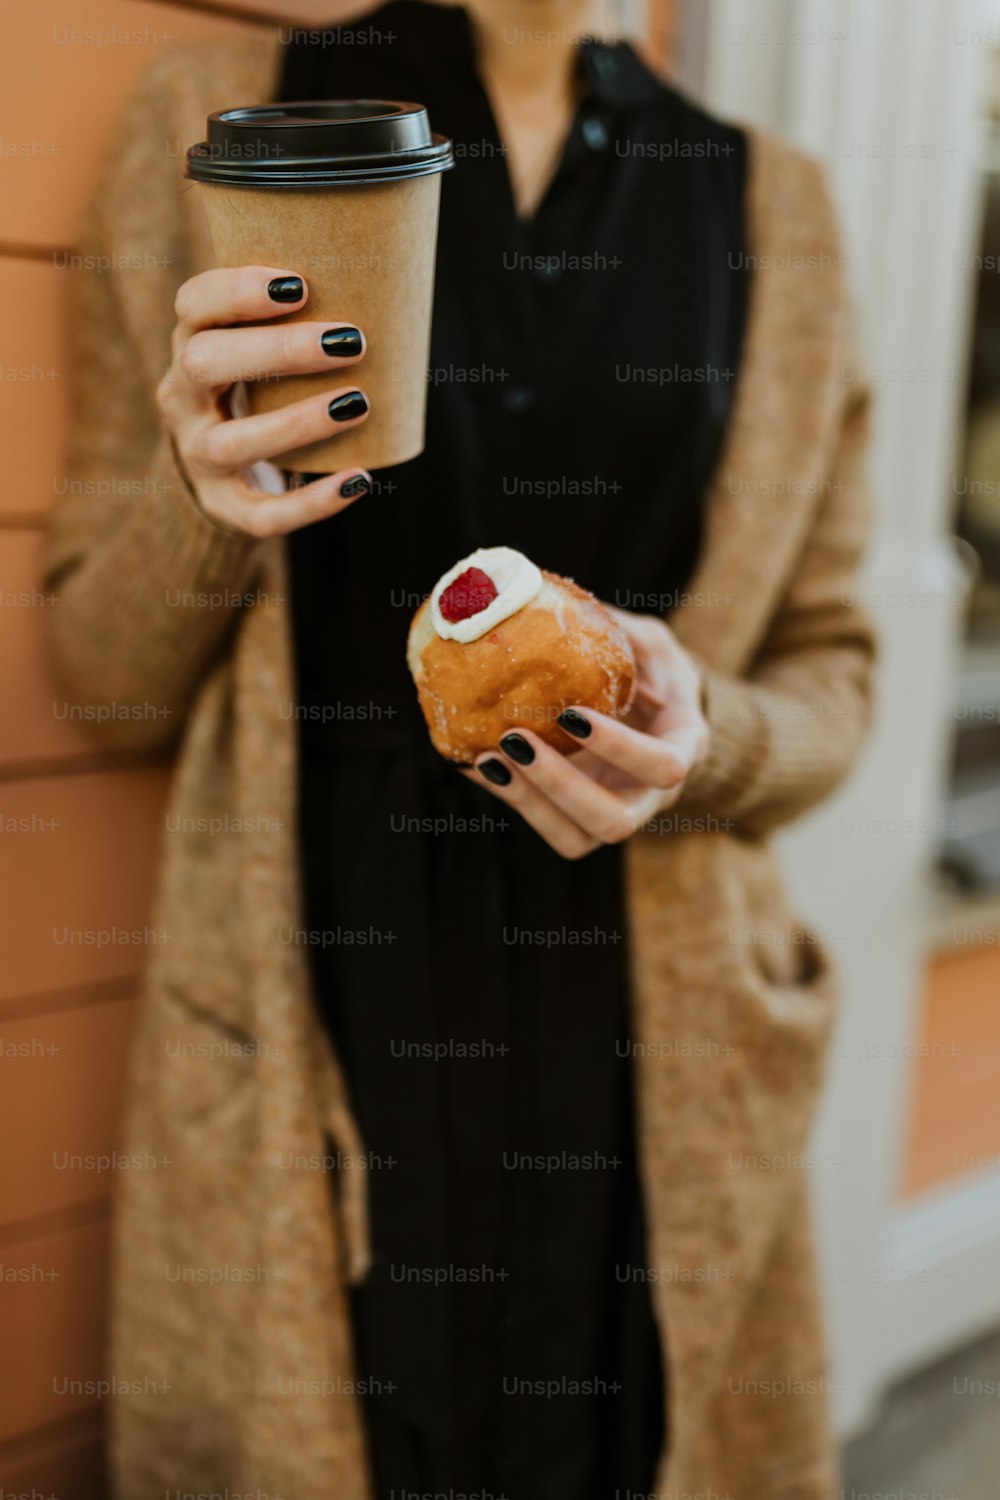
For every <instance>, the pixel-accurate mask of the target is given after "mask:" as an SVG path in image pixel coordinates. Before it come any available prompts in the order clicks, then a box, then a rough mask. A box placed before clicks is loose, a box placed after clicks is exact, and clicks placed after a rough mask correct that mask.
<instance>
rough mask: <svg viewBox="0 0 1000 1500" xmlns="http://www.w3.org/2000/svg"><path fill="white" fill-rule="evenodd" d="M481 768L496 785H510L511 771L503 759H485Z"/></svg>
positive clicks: (488, 779) (487, 778)
mask: <svg viewBox="0 0 1000 1500" xmlns="http://www.w3.org/2000/svg"><path fill="white" fill-rule="evenodd" d="M479 769H480V771H482V773H483V775H484V776H485V777H486V780H487V781H492V783H493V785H494V786H510V783H511V773H510V772H509V771H508V769H507V767H506V766H505V765H504V763H503V761H502V760H484V761H483V763H482V765H481V766H480V767H479Z"/></svg>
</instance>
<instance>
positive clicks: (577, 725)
mask: <svg viewBox="0 0 1000 1500" xmlns="http://www.w3.org/2000/svg"><path fill="white" fill-rule="evenodd" d="M559 727H560V729H565V731H566V733H567V734H571V735H573V737H574V739H578V740H587V739H589V738H590V735H591V731H592V730H593V728H594V726H593V724H591V722H590V720H589V719H585V718H584V717H583V714H578V713H577V711H576V709H575V708H564V709H563V711H562V713H561V714H560V715H559Z"/></svg>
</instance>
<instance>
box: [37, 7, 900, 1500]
mask: <svg viewBox="0 0 1000 1500" xmlns="http://www.w3.org/2000/svg"><path fill="white" fill-rule="evenodd" d="M276 66H277V42H276V39H275V38H274V37H271V36H267V35H262V36H261V38H260V39H256V38H251V39H249V40H240V41H238V42H227V43H222V44H220V43H214V42H213V43H210V44H208V43H198V44H194V45H184V46H182V47H179V48H177V49H176V50H173V51H171V52H170V53H168V54H165V55H164V56H162V57H161V58H160V59H159V60H158V61H157V62H156V64H155V65H154V66H153V68H152V70H151V71H150V72H149V73H147V75H146V76H145V77H144V78H143V80H142V82H141V85H140V87H139V89H138V90H137V91H136V94H135V97H134V99H133V101H132V102H131V104H130V106H129V109H128V112H127V120H126V123H125V126H124V127H123V128H122V129H121V130H120V131H119V132H117V137H118V139H119V141H120V142H121V144H120V145H119V146H118V147H117V148H116V150H115V152H114V154H113V156H112V158H111V160H110V161H109V163H108V165H107V168H106V170H105V173H104V175H103V178H102V181H101V183H100V186H99V190H98V192H97V194H96V197H95V200H94V205H93V208H92V211H91V214H90V218H89V222H88V227H87V233H86V241H85V245H84V253H85V254H86V255H93V256H96V257H99V259H97V260H95V261H93V262H90V264H91V265H92V266H94V267H101V266H104V265H105V264H106V262H105V261H104V260H103V259H101V258H100V257H105V256H110V257H113V260H112V266H113V269H112V270H111V271H107V270H99V269H92V270H89V271H88V270H84V271H81V272H80V274H79V286H78V303H77V311H76V320H75V328H76V339H77V343H76V396H75V421H74V428H73V437H72V456H71V464H72V473H73V478H74V479H75V480H78V481H81V483H79V484H74V485H73V486H72V493H71V494H70V496H69V497H68V498H66V499H65V500H64V501H63V502H62V503H61V504H60V505H59V506H58V507H57V509H56V512H55V515H54V517H53V522H52V528H51V534H50V539H49V543H48V556H47V563H46V578H47V586H48V587H51V588H52V589H54V590H55V591H56V592H57V594H58V603H57V606H56V608H55V609H54V610H53V612H52V614H53V625H52V630H53V636H52V640H53V649H54V653H55V656H56V659H57V663H58V668H59V671H60V672H61V674H62V677H63V679H64V681H65V683H66V685H67V690H68V691H69V692H70V693H71V694H72V696H73V698H74V699H75V700H76V701H77V702H79V703H81V704H87V705H100V706H102V707H103V708H105V709H106V710H108V712H109V715H110V716H108V717H107V718H106V722H105V725H104V728H103V731H102V733H103V735H104V737H105V739H106V741H107V742H108V743H109V744H112V745H115V746H126V747H130V748H139V749H142V748H148V749H151V750H152V749H159V748H162V747H166V746H168V745H170V746H172V745H177V746H179V757H178V760H177V766H176V776H175V780H174V785H173V796H172V804H171V807H172V812H173V814H175V817H174V818H172V819H171V825H174V824H176V826H177V828H178V831H176V832H170V833H168V834H167V836H166V847H165V853H164V858H163V864H162V871H161V877H160V883H159V895H158V902H157V910H156V918H155V920H156V925H157V928H158V929H162V930H164V931H165V932H166V933H167V934H168V935H169V939H170V940H169V942H165V943H162V944H158V945H157V947H156V949H155V951H154V953H153V956H152V961H151V963H150V965H149V970H148V978H147V982H146V986H145V993H144V997H143V1001H142V1006H141V1016H140V1021H139V1026H138V1037H137V1041H136V1044H135V1049H134V1055H133V1059H132V1075H131V1089H130V1096H129V1104H128V1109H127V1121H126V1140H125V1148H126V1149H127V1151H128V1152H130V1153H132V1154H135V1155H138V1156H141V1157H142V1160H144V1161H145V1162H146V1163H147V1166H146V1167H145V1169H142V1168H140V1169H138V1170H130V1171H128V1172H127V1173H124V1174H123V1175H122V1178H121V1181H120V1188H119V1193H118V1214H117V1237H116V1245H117V1256H116V1278H115V1282H116V1290H115V1313H114V1328H113V1338H112V1344H111V1355H110V1374H111V1376H112V1377H113V1379H114V1380H115V1382H116V1388H117V1392H118V1394H117V1395H116V1397H115V1399H114V1402H113V1466H114V1473H115V1480H116V1494H117V1495H118V1496H119V1500H162V1496H163V1494H164V1492H165V1491H170V1490H173V1489H182V1490H186V1491H215V1492H219V1491H226V1490H228V1491H230V1492H232V1491H242V1492H250V1493H257V1492H258V1491H259V1492H262V1493H263V1494H265V1495H268V1496H272V1497H274V1496H278V1495H281V1496H283V1497H285V1500H364V1497H367V1496H368V1495H369V1494H370V1478H369V1466H368V1460H367V1457H366V1452H365V1440H364V1432H363V1425H362V1421H361V1418H360V1408H359V1403H358V1399H357V1394H356V1392H355V1389H354V1386H353V1384H352V1362H351V1361H352V1354H351V1340H350V1328H349V1320H348V1316H347V1305H346V1286H347V1282H348V1278H349V1276H351V1275H358V1274H361V1273H362V1272H363V1268H364V1258H365V1222H364V1187H365V1170H364V1161H363V1154H362V1151H363V1147H362V1143H360V1142H359V1140H358V1138H357V1133H356V1131H355V1129H354V1126H353V1123H352V1119H351V1113H350V1105H349V1101H348V1100H347V1098H346V1094H345V1090H344V1087H343V1084H342V1079H341V1075H340V1072H339V1070H338V1067H337V1064H336V1060H335V1059H334V1058H333V1056H332V1055H331V1053H330V1051H329V1048H328V1046H327V1044H326V1042H325V1040H324V1035H323V1032H322V1029H321V1026H320V1024H319V1021H318V1019H317V1014H316V1012H315V1009H314V1006H313V1003H312V999H311V996H310V987H309V980H308V969H307V963H306V957H305V954H304V952H303V950H302V948H301V947H298V946H295V945H294V944H291V943H289V942H288V941H287V940H286V941H282V939H281V934H282V933H285V934H287V931H288V929H289V928H295V927H297V926H300V925H301V920H300V909H299V898H300V891H299V884H298V876H297V860H296V832H295V830H296V811H295V799H296V765H295V740H294V725H293V723H292V722H291V721H290V720H289V719H288V717H287V710H286V713H285V714H284V715H283V714H282V712H281V709H282V705H287V703H288V702H290V701H294V697H295V693H294V686H293V663H292V658H291V654H290V645H289V609H288V601H287V588H288V584H287V576H286V565H285V549H284V547H283V546H282V545H281V544H280V543H278V542H267V543H260V542H253V541H250V540H244V539H242V538H234V537H231V536H229V535H226V534H223V533H222V532H221V531H219V530H218V529H216V528H215V527H213V525H212V524H211V523H210V522H209V521H208V520H206V519H205V518H204V517H203V516H202V514H201V513H200V512H199V511H198V510H197V509H196V507H195V505H194V503H193V501H192V499H191V497H190V495H189V494H188V492H187V491H186V489H185V487H184V484H183V482H182V481H181V479H180V477H179V475H178V473H177V470H176V468H175V466H174V464H173V462H172V460H171V457H170V452H169V448H168V446H167V444H166V443H165V442H164V441H163V439H162V437H161V435H160V432H159V427H158V419H157V415H156V412H155V408H154V404H153V400H152V391H153V388H154V386H155V384H156V381H157V379H158V378H159V376H160V375H161V373H162V372H163V370H164V368H165V367H166V364H167V360H168V350H169V341H170V331H171V327H172V323H173V311H172V304H173V296H174V292H175V289H176V287H177V286H178V285H179V284H180V282H182V281H183V280H184V279H185V278H186V277H187V276H189V275H190V274H192V273H193V272H194V271H196V270H199V269H203V268H205V267H206V266H208V265H210V264H211V254H210V249H209V246H208V243H207V240H206V232H205V228H204V225H203V224H202V222H201V220H200V218H199V208H198V205H197V202H196V197H197V195H196V194H195V193H193V192H190V191H189V190H188V187H187V185H186V184H185V182H184V181H183V177H182V162H183V155H182V153H183V149H184V148H185V147H186V146H187V145H188V144H189V143H191V142H193V141H195V140H198V139H200V138H201V136H202V133H203V131H202V127H203V125H204V121H205V116H206V114H207V113H208V111H209V110H212V109H217V108H220V107H223V106H225V105H232V104H244V103H251V102H254V101H262V100H266V99H268V98H271V97H273V94H274V88H275V83H274V80H275V76H276ZM748 212H749V232H750V241H751V248H752V252H753V254H754V255H755V256H757V257H759V259H758V262H757V265H756V271H755V277H754V287H753V295H752V304H751V309H750V319H749V327H748V334H747V343H746V351H745V359H744V364H743V368H742V372H741V375H740V379H739V384H738V390H737V395H736V404H735V410H734V411H733V414H732V418H731V422H730V428H729V433H728V438H727V441H726V445H725V448H724V452H723V455H722V459H721V462H720V464H719V467H718V472H717V474H716V475H715V478H714V481H713V483H712V485H711V491H710V494H709V496H708V501H707V504H708V522H707V539H706V543H705V546H704V550H703V555H702V558H701V562H700V565H699V567H698V571H697V576H696V578H695V579H694V582H693V584H692V586H691V596H690V599H689V600H687V601H686V602H685V603H684V604H683V605H682V607H681V608H679V609H678V610H677V612H676V614H675V615H674V617H673V621H672V623H673V625H674V628H675V630H676V631H677V633H678V635H679V637H680V638H681V640H682V642H683V643H684V644H685V645H686V646H687V647H689V648H690V649H691V650H692V651H694V652H695V653H696V654H697V655H698V656H699V657H700V658H701V660H702V661H703V663H704V664H705V666H706V671H707V682H708V693H707V698H708V712H709V717H710V722H711V731H712V741H711V751H710V753H709V756H708V759H707V761H706V763H705V764H704V765H703V766H702V767H701V769H700V770H699V771H698V772H697V773H696V774H695V775H694V776H693V777H692V779H691V781H690V784H689V787H688V790H687V792H686V794H685V797H684V800H683V802H682V803H681V804H680V806H679V807H678V808H677V809H675V811H674V812H673V813H671V814H669V815H666V816H664V818H663V819H661V820H660V821H659V822H658V824H657V825H656V826H655V827H654V828H652V829H650V830H649V831H645V832H643V833H642V834H641V835H639V836H637V837H635V838H634V839H633V840H632V841H631V844H630V846H629V850H628V862H627V870H628V903H629V919H630V926H631V939H632V954H633V965H634V973H633V1003H634V1038H635V1072H636V1077H637V1089H638V1100H639V1114H640V1119H639V1149H640V1158H641V1172H642V1180H643V1183H644V1188H645V1194H646V1199H647V1205H648V1209H647V1212H648V1220H649V1245H648V1254H649V1261H650V1265H649V1268H648V1271H649V1275H650V1279H651V1282H652V1284H653V1293H654V1300H655V1309H656V1314H657V1318H658V1322H659V1325H660V1329H661V1334H662V1338H663V1347H664V1353H665V1358H666V1361H667V1364H668V1370H669V1441H668V1444H667V1451H666V1452H665V1454H664V1456H663V1460H662V1465H661V1470H660V1473H659V1475H658V1479H657V1486H656V1487H657V1492H658V1494H660V1495H662V1496H665V1497H666V1496H670V1497H674V1500H684V1497H688V1496H694V1495H696V1494H705V1495H711V1494H713V1493H714V1494H715V1495H718V1496H724V1495H727V1494H728V1495H730V1496H732V1497H734V1500H819V1497H828V1496H829V1495H830V1494H831V1493H832V1489H833V1486H834V1477H833V1467H832V1462H831V1451H830V1444H829V1441H828V1430H827V1420H826V1399H825V1391H826V1377H825V1373H824V1356H823V1340H822V1333H821V1327H820V1321H819V1318H818V1315H817V1306H816V1297H815V1285H814V1269H813V1261H812V1252H811V1248H810V1229H809V1219H808V1213H807V1209H806V1186H807V1184H806V1182H805V1180H804V1177H803V1172H802V1171H801V1170H798V1169H797V1166H796V1158H797V1156H798V1155H799V1154H801V1153H802V1152H803V1151H804V1150H805V1149H806V1147H807V1133H808V1130H809V1126H810V1122H811V1119H812V1115H813V1107H814V1103H815V1099H816V1094H817V1089H818V1086H819V1083H820V1076H821V1069H822V1058H823V1052H824V1043H825V1039H826V1036H827V1032H828V1029H829V1026H830V1021H831V1012H832V1008H833V1005H834V994H833V984H832V980H831V975H830V972H829V966H828V963H827V960H826V957H825V955H824V952H823V949H822V947H821V946H820V945H819V944H818V943H817V942H816V941H815V940H814V939H813V937H812V935H811V934H808V933H805V932H803V931H802V929H801V928H800V926H799V924H798V923H797V921H796V918H795V917H794V916H793V914H792V912H791V910H790V908H789V906H788V905H787V904H786V898H785V896H784V894H783V891H782V888H781V883H780V881H779V879H778V877H777V874H776V870H775V865H774V861H773V856H772V854H771V853H770V851H769V849H768V845H767V842H766V836H767V835H768V833H769V832H770V831H771V830H772V829H774V828H775V827H777V826H778V825H780V824H783V823H786V822H787V821H788V820H790V819H792V818H794V817H796V816H797V815H799V814H800V813H802V812H803V811H804V810H805V809H807V808H809V807H811V806H812V805H813V804H814V803H816V802H817V801H818V800H819V799H820V798H821V797H823V796H824V795H825V794H826V793H827V792H829V791H830V790H831V788H833V787H835V786H836V785H837V783H838V782H839V781H840V780H841V778H842V777H843V776H844V774H845V772H846V771H847V770H848V768H849V766H850V765H851V763H852V761H853V759H854V757H855V753H856V751H857V750H858V748H859V745H860V743H861V740H862V738H863V734H864V730H865V725H866V721H867V718H868V703H869V696H870V677H871V664H872V656H873V649H872V638H871V633H870V629H869V625H868V623H867V621H866V618H865V616H864V614H863V612H862V610H861V609H859V607H858V605H857V603H856V601H855V588H856V567H857V562H858V557H859V554H860V552H861V550H862V547H863V544H864V541H865V533H866V524H867V512H868V500H867V497H866V492H865V485H864V479H863V474H862V464H863V457H864V449H865V444H866V433H867V417H866V409H867V400H866V393H865V391H864V390H863V389H861V388H860V387H859V386H858V384H857V383H856V381H855V380H854V379H853V373H854V369H855V364H854V359H853V347H852V341H851V317H850V311H849V303H848V299H847V296H846V293H845V285H844V277H843V273H842V269H841V255H840V249H839V242H838V237H837V232H836V227H835V224H834V220H833V215H832V212H831V206H830V201H829V198H828V194H827V190H826V187H825V185H824V181H823V176H822V173H821V171H820V169H819V168H818V167H817V165H816V164H815V163H814V162H813V161H811V160H809V159H808V158H806V157H805V156H803V155H801V154H799V153H798V152H797V151H795V150H793V149H791V148H790V147H789V146H787V145H785V144H782V143H781V142H779V141H777V140H774V139H771V138H769V137H766V136H763V135H758V134H753V135H752V137H751V171H750V178H749V203H748ZM345 312H346V313H348V314H349V312H350V309H349V308H348V309H345ZM361 503H362V504H365V503H369V502H366V501H362V502H361ZM218 819H222V820H224V821H223V822H222V823H221V824H219V823H218V822H216V821H213V820H218ZM178 820H179V821H178ZM226 820H228V821H226ZM218 827H222V828H224V829H226V830H227V831H225V832H221V833H219V832H212V831H210V830H211V829H213V828H218ZM761 933H763V935H764V939H765V940H764V941H753V940H752V939H753V937H754V935H755V934H756V935H757V936H758V937H759V936H760V935H761ZM748 939H749V940H748ZM767 939H770V940H767ZM331 1155H333V1156H334V1157H335V1159H336V1163H337V1165H336V1169H335V1171H334V1172H333V1174H331V1173H330V1172H329V1171H328V1170H327V1169H326V1163H325V1162H324V1158H328V1157H330V1156H331ZM331 1185H332V1191H331ZM177 1267H184V1268H187V1269H188V1275H189V1276H191V1275H192V1274H193V1273H194V1272H200V1273H201V1279H193V1280H192V1279H178V1275H177V1271H176V1268H177ZM227 1267H228V1268H241V1267H250V1268H251V1270H253V1268H257V1271H256V1279H254V1278H253V1277H251V1278H248V1279H245V1280H240V1279H238V1277H237V1275H236V1274H229V1275H228V1278H227V1279H226V1280H224V1281H221V1282H220V1281H219V1280H218V1276H219V1274H220V1269H221V1270H222V1271H224V1270H225V1268H227ZM213 1273H214V1276H215V1284H213V1281H212V1279H210V1278H211V1277H212V1275H213Z"/></svg>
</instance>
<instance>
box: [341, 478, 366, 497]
mask: <svg viewBox="0 0 1000 1500" xmlns="http://www.w3.org/2000/svg"><path fill="white" fill-rule="evenodd" d="M371 487H372V482H371V480H370V479H369V478H368V475H367V474H355V475H354V477H353V479H345V480H344V482H343V484H342V485H341V486H340V493H341V495H342V496H343V497H344V499H345V500H355V499H357V497H358V495H367V493H368V491H369V490H370V489H371Z"/></svg>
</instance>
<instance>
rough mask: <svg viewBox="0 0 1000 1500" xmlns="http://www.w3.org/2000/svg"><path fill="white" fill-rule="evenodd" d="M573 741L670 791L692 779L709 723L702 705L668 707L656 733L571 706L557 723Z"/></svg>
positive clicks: (646, 783)
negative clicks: (706, 722)
mask: <svg viewBox="0 0 1000 1500" xmlns="http://www.w3.org/2000/svg"><path fill="white" fill-rule="evenodd" d="M557 723H558V725H559V728H560V729H561V730H562V731H563V733H564V734H565V735H566V736H567V738H569V739H573V740H576V741H578V742H579V741H583V742H585V743H586V746H587V749H588V750H589V751H590V753H591V754H592V755H596V756H597V757H598V759H599V760H603V761H606V762H607V764H608V765H610V766H615V767H616V768H617V769H618V770H619V771H624V772H626V773H627V774H628V775H629V776H632V777H634V778H635V780H636V781H638V782H641V783H642V785H643V786H649V787H658V788H659V789H660V790H662V791H668V790H669V789H670V788H671V787H675V786H678V785H679V784H680V783H681V782H682V781H683V780H684V778H685V777H686V776H688V775H689V774H690V772H691V770H692V768H693V767H694V765H695V764H696V762H697V759H698V755H699V753H700V750H701V747H702V743H703V740H704V735H705V723H704V719H703V718H702V714H701V709H700V707H699V706H698V705H697V704H696V703H692V704H690V705H684V706H683V707H681V706H678V705H676V704H673V705H670V704H668V705H667V706H666V707H665V708H664V709H663V710H662V711H661V713H660V715H659V716H658V718H657V720H656V721H655V725H654V727H655V728H656V730H657V732H656V733H655V734H649V733H645V732H643V731H641V730H638V729H630V728H629V726H628V725H627V724H623V723H621V721H620V720H618V719H610V718H608V716H607V715H606V714H599V713H597V712H595V710H594V709H591V708H576V707H573V708H567V709H564V710H563V712H562V713H561V714H560V715H559V718H558V720H557Z"/></svg>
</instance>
